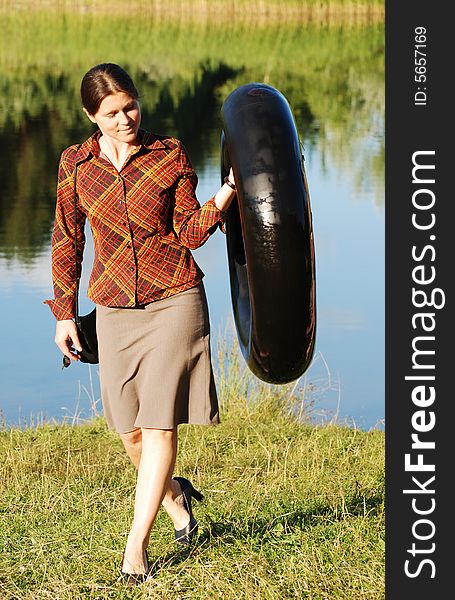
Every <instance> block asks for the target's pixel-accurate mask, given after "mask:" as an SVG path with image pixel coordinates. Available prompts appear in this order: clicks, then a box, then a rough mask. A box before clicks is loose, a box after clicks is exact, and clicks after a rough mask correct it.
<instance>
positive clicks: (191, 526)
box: [173, 477, 204, 546]
mask: <svg viewBox="0 0 455 600" xmlns="http://www.w3.org/2000/svg"><path fill="white" fill-rule="evenodd" d="M173 479H174V480H175V481H177V482H178V483H179V485H180V487H181V488H182V495H183V501H184V504H185V508H186V511H187V512H188V514H189V516H190V522H189V523H188V525H187V526H186V527H184V528H183V529H175V528H174V535H175V541H176V542H177V543H179V544H184V545H185V546H188V544H190V543H191V541H192V539H193V537H194V536H195V535H196V533H197V531H198V523H197V521H196V519H195V518H194V517H193V510H192V507H191V499H192V498H194V499H195V500H197V501H198V502H201V501H202V500H204V496H203V495H202V494H201V492H198V491H197V490H196V489H195V488H194V487H193V484H192V483H191V481H188V479H185V477H173Z"/></svg>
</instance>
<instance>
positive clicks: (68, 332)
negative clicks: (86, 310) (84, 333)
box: [55, 319, 82, 360]
mask: <svg viewBox="0 0 455 600" xmlns="http://www.w3.org/2000/svg"><path fill="white" fill-rule="evenodd" d="M55 343H56V344H57V346H58V347H59V348H60V350H61V351H62V352H63V354H64V355H65V356H67V357H68V358H69V359H71V360H79V357H78V355H77V354H74V352H71V350H72V349H73V348H72V346H74V348H76V350H78V351H79V352H81V351H82V346H81V344H80V342H79V338H78V337H77V329H76V323H75V322H74V321H73V320H72V319H64V320H63V321H57V326H56V328H55Z"/></svg>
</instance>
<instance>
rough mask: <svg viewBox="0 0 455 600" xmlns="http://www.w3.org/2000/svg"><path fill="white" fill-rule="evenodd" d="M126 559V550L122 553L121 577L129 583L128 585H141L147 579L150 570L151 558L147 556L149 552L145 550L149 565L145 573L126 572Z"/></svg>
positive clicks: (124, 581)
mask: <svg viewBox="0 0 455 600" xmlns="http://www.w3.org/2000/svg"><path fill="white" fill-rule="evenodd" d="M124 559H125V552H123V554H122V562H121V566H120V579H121V580H122V582H123V583H127V584H128V585H131V586H133V585H140V584H141V583H144V581H146V580H147V576H148V574H149V571H150V566H149V559H148V556H147V552H145V559H146V565H147V567H146V572H145V573H126V572H125V571H122V567H123V561H124Z"/></svg>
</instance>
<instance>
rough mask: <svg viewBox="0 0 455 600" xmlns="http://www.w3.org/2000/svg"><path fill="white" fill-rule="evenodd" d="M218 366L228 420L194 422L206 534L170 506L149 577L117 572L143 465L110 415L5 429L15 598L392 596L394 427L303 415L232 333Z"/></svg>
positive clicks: (3, 556) (6, 517) (184, 435)
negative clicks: (388, 467) (388, 588)
mask: <svg viewBox="0 0 455 600" xmlns="http://www.w3.org/2000/svg"><path fill="white" fill-rule="evenodd" d="M218 364H219V365H220V368H219V370H217V371H216V373H215V374H216V379H217V389H218V392H219V399H220V405H221V416H222V422H221V424H220V425H219V426H216V427H200V426H191V425H182V426H180V449H179V457H178V462H177V466H176V474H180V475H184V476H186V477H189V478H190V479H191V480H193V481H194V483H195V485H196V486H198V487H200V488H202V490H203V492H204V493H205V496H206V501H205V502H204V503H203V504H201V505H198V506H197V507H196V509H195V510H196V516H197V519H198V520H199V524H200V533H199V536H198V538H197V542H196V544H195V545H194V546H193V547H191V548H190V549H183V550H182V549H178V548H176V547H175V544H174V542H173V529H172V524H171V522H170V520H169V518H168V517H167V516H166V514H165V513H164V512H163V511H160V513H159V515H158V518H157V521H156V523H155V526H154V528H153V530H152V535H151V543H150V546H149V555H150V558H151V560H152V573H151V577H150V581H149V582H147V583H146V584H144V585H143V586H142V589H134V590H129V589H125V587H124V586H123V585H122V584H121V583H120V582H119V581H118V579H117V575H118V567H119V562H120V557H121V553H122V550H123V547H124V544H125V541H126V536H127V533H128V529H129V525H130V523H131V516H132V503H133V494H134V486H135V470H134V468H133V466H132V465H131V464H130V463H129V461H128V459H127V456H126V454H125V452H124V450H123V447H122V445H121V442H120V440H119V438H118V436H117V435H116V434H114V433H113V432H111V431H109V430H108V429H107V427H106V424H105V421H104V419H103V418H102V417H101V416H96V417H94V418H93V419H92V420H91V421H90V422H88V423H85V424H82V425H78V426H71V425H69V424H65V425H62V424H50V423H48V424H43V425H40V426H37V427H35V428H27V429H24V430H20V429H7V428H4V429H3V430H2V431H0V454H1V457H2V460H1V462H0V481H1V484H0V485H1V490H0V497H1V501H0V502H1V505H0V519H1V521H0V531H1V537H0V551H1V553H0V597H1V598H2V599H5V600H12V599H14V600H16V599H17V600H19V599H20V600H32V599H33V600H42V599H43V600H44V599H51V598H52V599H53V600H60V599H65V600H76V599H87V598H93V599H94V598H97V599H101V598H119V599H120V598H122V599H123V598H162V599H170V598H177V599H184V598H185V599H189V598H194V599H201V600H202V599H206V598H220V597H223V598H232V599H254V600H256V599H262V598H264V599H271V600H272V599H273V600H275V599H278V598H279V599H281V598H284V599H286V598H308V599H313V600H316V599H318V600H322V599H325V598H327V599H330V600H334V599H346V600H347V599H349V600H357V599H365V600H375V599H379V598H383V592H384V585H383V573H384V560H383V550H384V542H383V528H384V514H383V511H384V508H383V485H384V483H383V442H384V435H383V432H381V431H379V430H371V431H369V432H365V431H360V430H358V429H355V428H348V427H342V426H339V425H337V424H336V423H333V424H330V425H327V426H324V427H318V426H314V425H312V424H311V422H310V419H308V418H306V417H305V415H302V417H303V418H301V419H296V418H295V416H293V415H294V414H295V413H294V411H292V410H291V411H290V410H289V409H290V405H289V402H288V401H289V399H290V391H291V390H292V387H293V386H290V385H288V386H283V387H282V388H281V395H280V394H276V393H275V392H276V391H277V390H275V389H274V387H275V386H267V385H266V384H260V383H257V384H256V385H255V384H254V383H252V381H251V377H248V376H247V375H246V371H244V368H243V367H244V364H243V363H242V361H241V360H240V358H239V352H238V348H235V347H228V345H227V344H226V343H224V342H223V341H221V342H220V346H219V348H218ZM221 365H224V366H223V367H221ZM272 392H273V393H272ZM296 400H297V399H296V398H294V401H296ZM291 404H292V403H291Z"/></svg>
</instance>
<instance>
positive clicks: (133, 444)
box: [120, 427, 189, 530]
mask: <svg viewBox="0 0 455 600" xmlns="http://www.w3.org/2000/svg"><path fill="white" fill-rule="evenodd" d="M120 438H121V440H122V442H123V445H124V447H125V450H126V452H127V454H128V456H129V457H130V459H131V462H132V463H133V465H134V466H135V467H136V469H138V468H139V463H140V460H141V452H142V429H141V428H140V427H138V428H137V429H134V430H133V431H129V432H128V433H121V434H120ZM175 441H176V448H175V456H177V436H176V440H175ZM174 463H175V460H174ZM169 479H170V482H169V486H168V488H167V490H166V495H165V496H164V498H163V502H162V504H163V507H164V509H165V511H166V512H167V514H168V515H169V516H170V518H171V520H172V522H173V524H174V527H175V529H177V530H180V529H183V528H184V527H186V525H188V519H189V516H188V513H187V511H186V509H185V507H184V500H183V495H182V489H181V487H180V485H179V484H178V482H177V481H174V480H173V479H172V473H171V474H170V478H169Z"/></svg>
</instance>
